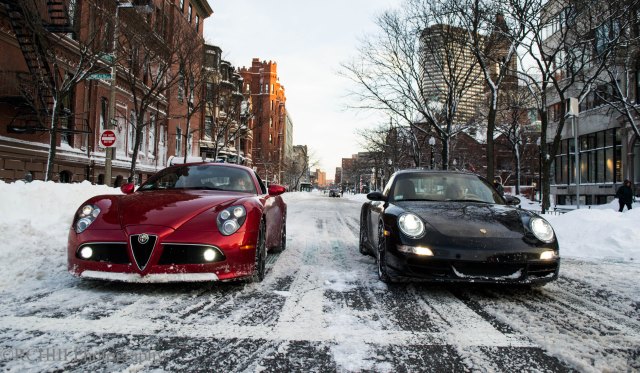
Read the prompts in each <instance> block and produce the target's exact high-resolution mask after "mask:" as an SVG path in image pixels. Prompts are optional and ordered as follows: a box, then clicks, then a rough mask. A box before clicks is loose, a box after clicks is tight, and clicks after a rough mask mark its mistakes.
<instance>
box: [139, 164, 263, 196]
mask: <svg viewBox="0 0 640 373" xmlns="http://www.w3.org/2000/svg"><path fill="white" fill-rule="evenodd" d="M158 189H200V190H226V191H233V192H242V193H252V194H257V192H256V186H255V184H254V183H253V180H252V178H251V176H250V174H249V172H248V171H246V170H243V169H240V168H235V167H225V166H220V165H192V166H179V167H170V168H167V169H164V170H162V171H160V172H158V173H157V174H155V175H153V176H152V177H151V178H149V180H147V182H146V183H144V184H143V185H142V186H141V187H140V188H139V189H138V191H147V190H158Z"/></svg>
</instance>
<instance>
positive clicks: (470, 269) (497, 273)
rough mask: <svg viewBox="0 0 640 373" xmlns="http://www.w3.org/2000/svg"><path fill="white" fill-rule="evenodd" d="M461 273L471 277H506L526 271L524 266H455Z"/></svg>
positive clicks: (462, 264)
mask: <svg viewBox="0 0 640 373" xmlns="http://www.w3.org/2000/svg"><path fill="white" fill-rule="evenodd" d="M453 267H454V268H455V270H456V271H458V272H459V273H461V274H463V275H466V276H471V277H505V276H510V275H513V274H514V273H516V272H518V271H521V270H522V269H524V267H525V265H523V264H505V263H499V264H498V263H473V262H468V263H465V262H460V263H455V264H454V265H453Z"/></svg>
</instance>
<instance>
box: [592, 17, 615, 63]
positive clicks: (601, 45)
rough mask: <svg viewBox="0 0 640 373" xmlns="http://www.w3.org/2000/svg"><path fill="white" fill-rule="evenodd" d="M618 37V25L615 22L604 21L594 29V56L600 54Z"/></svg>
mask: <svg viewBox="0 0 640 373" xmlns="http://www.w3.org/2000/svg"><path fill="white" fill-rule="evenodd" d="M619 35H620V23H619V22H618V21H617V20H616V21H611V20H609V21H606V22H605V23H603V24H601V25H600V26H598V27H597V28H596V34H595V41H594V43H595V45H594V48H595V52H596V54H598V55H599V54H602V53H603V52H604V51H605V50H606V49H607V48H608V47H609V45H610V44H611V43H612V42H614V41H615V39H616V38H617V37H618V36H619Z"/></svg>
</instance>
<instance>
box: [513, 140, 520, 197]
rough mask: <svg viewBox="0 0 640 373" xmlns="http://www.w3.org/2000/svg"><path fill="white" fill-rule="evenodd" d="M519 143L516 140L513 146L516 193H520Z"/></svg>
mask: <svg viewBox="0 0 640 373" xmlns="http://www.w3.org/2000/svg"><path fill="white" fill-rule="evenodd" d="M519 145H520V144H519V143H518V142H516V144H515V146H514V147H513V150H514V153H515V154H514V155H515V158H516V194H520V146H519Z"/></svg>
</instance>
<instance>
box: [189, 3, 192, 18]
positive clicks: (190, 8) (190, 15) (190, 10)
mask: <svg viewBox="0 0 640 373" xmlns="http://www.w3.org/2000/svg"><path fill="white" fill-rule="evenodd" d="M192 21H193V8H192V7H191V4H189V23H191V22H192Z"/></svg>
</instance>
